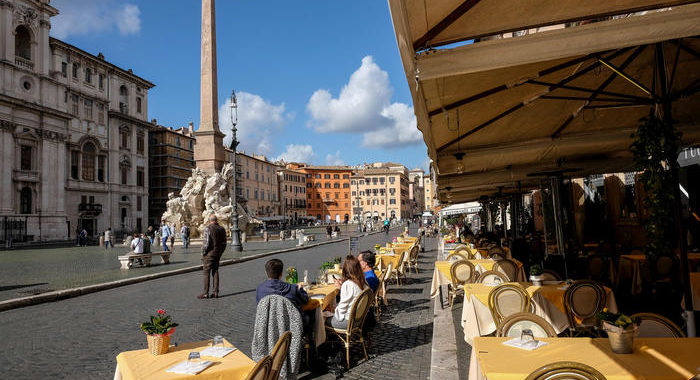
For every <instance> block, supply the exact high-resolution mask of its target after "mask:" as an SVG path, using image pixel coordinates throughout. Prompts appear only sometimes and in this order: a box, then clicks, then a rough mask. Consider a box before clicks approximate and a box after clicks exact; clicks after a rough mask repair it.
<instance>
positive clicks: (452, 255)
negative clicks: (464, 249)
mask: <svg viewBox="0 0 700 380" xmlns="http://www.w3.org/2000/svg"><path fill="white" fill-rule="evenodd" d="M468 257H469V256H468V255H466V254H463V253H461V252H452V253H450V254H449V255H447V261H449V262H451V263H454V262H455V261H460V260H469V259H468Z"/></svg>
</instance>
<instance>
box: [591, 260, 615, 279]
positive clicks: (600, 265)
mask: <svg viewBox="0 0 700 380" xmlns="http://www.w3.org/2000/svg"><path fill="white" fill-rule="evenodd" d="M608 260H609V259H608V258H607V257H605V256H601V255H590V256H588V276H589V277H590V278H591V279H592V280H596V281H603V280H606V279H607V278H606V277H607V275H608V270H609V268H610V261H608Z"/></svg>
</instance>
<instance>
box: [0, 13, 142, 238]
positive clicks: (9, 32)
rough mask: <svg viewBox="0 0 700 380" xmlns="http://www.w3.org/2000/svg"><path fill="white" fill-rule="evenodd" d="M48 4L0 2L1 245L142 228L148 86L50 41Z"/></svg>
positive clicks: (127, 73) (101, 61)
mask: <svg viewBox="0 0 700 380" xmlns="http://www.w3.org/2000/svg"><path fill="white" fill-rule="evenodd" d="M57 14H58V10H57V9H56V8H54V7H52V6H51V5H50V0H0V157H1V158H2V165H0V241H3V240H4V241H6V240H8V239H24V240H27V241H50V240H64V239H74V238H75V237H76V233H77V232H78V231H80V230H82V229H85V230H86V231H87V233H88V235H90V236H97V235H98V234H99V233H101V232H102V231H104V230H105V229H107V228H108V227H111V228H112V229H113V230H115V231H117V232H119V231H133V230H139V231H143V230H144V229H145V228H146V227H147V226H145V225H144V224H145V223H147V221H148V183H149V180H148V145H149V144H148V131H149V128H150V123H149V122H148V91H149V90H150V89H151V88H152V87H154V84H153V83H151V82H149V81H147V80H145V79H143V78H141V77H139V76H137V75H135V74H134V73H133V72H132V71H131V70H130V69H129V70H125V69H122V68H119V67H117V66H115V65H113V64H111V63H109V62H107V61H106V60H105V58H104V56H103V55H102V54H101V53H100V54H98V55H93V54H90V53H87V52H85V51H83V50H81V49H79V48H77V47H75V46H72V45H70V44H68V43H66V42H63V41H60V40H58V39H55V38H52V37H50V36H49V31H50V29H51V17H53V16H56V15H57Z"/></svg>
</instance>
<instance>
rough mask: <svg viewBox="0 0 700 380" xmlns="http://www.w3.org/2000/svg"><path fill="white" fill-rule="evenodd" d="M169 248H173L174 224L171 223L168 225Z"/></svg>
mask: <svg viewBox="0 0 700 380" xmlns="http://www.w3.org/2000/svg"><path fill="white" fill-rule="evenodd" d="M169 228H170V249H173V248H175V224H174V223H173V224H172V225H171V226H170V227H169Z"/></svg>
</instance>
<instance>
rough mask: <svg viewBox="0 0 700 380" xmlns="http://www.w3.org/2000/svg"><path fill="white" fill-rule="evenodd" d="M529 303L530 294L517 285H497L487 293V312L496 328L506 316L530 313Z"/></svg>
mask: <svg viewBox="0 0 700 380" xmlns="http://www.w3.org/2000/svg"><path fill="white" fill-rule="evenodd" d="M530 302H531V300H530V294H528V292H527V291H526V290H525V289H523V288H521V287H520V286H517V285H512V284H502V285H498V286H497V287H495V288H493V290H491V292H490V293H489V310H491V316H492V317H493V321H494V322H495V323H496V326H500V325H501V322H502V321H503V319H505V318H506V317H508V316H511V315H513V314H515V313H524V312H528V311H530Z"/></svg>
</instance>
